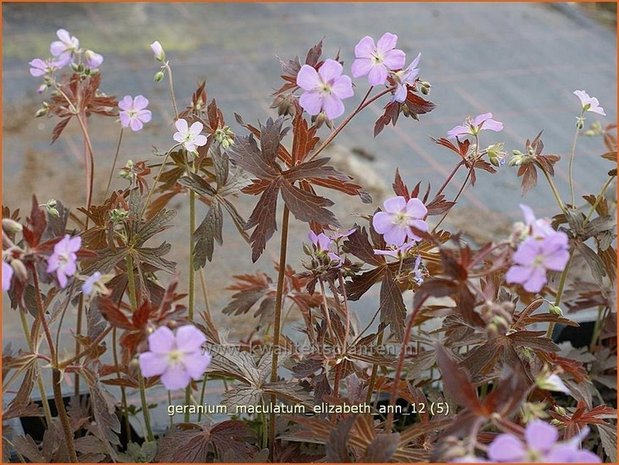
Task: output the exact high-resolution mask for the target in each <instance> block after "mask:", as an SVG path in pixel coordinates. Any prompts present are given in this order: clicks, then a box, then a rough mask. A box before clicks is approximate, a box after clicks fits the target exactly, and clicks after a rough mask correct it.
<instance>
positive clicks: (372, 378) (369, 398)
mask: <svg viewBox="0 0 619 465" xmlns="http://www.w3.org/2000/svg"><path fill="white" fill-rule="evenodd" d="M378 329H379V333H378V339H377V340H376V346H377V347H378V346H381V345H382V343H383V335H384V334H385V332H384V330H383V329H382V328H381V327H379V328H378ZM377 375H378V364H377V363H373V364H372V374H371V375H370V381H369V383H368V393H367V397H366V400H365V402H366V403H367V404H369V403H370V402H372V394H374V384H376V376H377Z"/></svg>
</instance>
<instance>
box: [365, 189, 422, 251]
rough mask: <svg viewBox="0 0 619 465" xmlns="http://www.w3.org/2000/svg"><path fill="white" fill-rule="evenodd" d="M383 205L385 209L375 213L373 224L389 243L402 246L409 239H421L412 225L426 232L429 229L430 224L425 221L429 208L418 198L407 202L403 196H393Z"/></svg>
mask: <svg viewBox="0 0 619 465" xmlns="http://www.w3.org/2000/svg"><path fill="white" fill-rule="evenodd" d="M383 207H384V210H385V211H382V212H378V213H376V214H375V215H374V218H373V219H372V225H373V226H374V229H375V230H376V232H378V233H380V234H382V235H383V237H384V238H385V242H386V243H387V244H388V245H395V246H401V245H402V244H404V242H405V241H406V240H407V239H412V240H414V241H419V240H421V238H420V237H419V236H417V235H416V234H415V233H414V232H413V230H412V229H411V227H413V228H416V229H418V230H419V231H424V232H425V231H427V230H428V224H427V223H426V222H425V221H424V218H425V216H426V215H427V214H428V209H427V208H426V206H425V205H424V204H423V202H422V201H421V200H419V199H418V198H412V199H410V200H409V201H408V202H407V201H406V199H405V198H404V197H402V196H397V197H392V198H390V199H387V200H385V203H384V204H383Z"/></svg>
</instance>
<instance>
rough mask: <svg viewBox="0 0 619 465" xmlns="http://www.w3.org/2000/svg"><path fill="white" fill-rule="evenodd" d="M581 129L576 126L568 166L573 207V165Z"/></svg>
mask: <svg viewBox="0 0 619 465" xmlns="http://www.w3.org/2000/svg"><path fill="white" fill-rule="evenodd" d="M582 115H583V112H581V114H580V117H581V118H582ZM579 132H580V129H579V128H578V126H576V132H574V139H573V141H572V151H571V152H570V162H569V165H568V173H569V179H568V181H569V184H570V199H571V204H572V206H573V205H574V176H573V171H572V169H573V165H574V155H575V154H576V141H577V140H578V134H579Z"/></svg>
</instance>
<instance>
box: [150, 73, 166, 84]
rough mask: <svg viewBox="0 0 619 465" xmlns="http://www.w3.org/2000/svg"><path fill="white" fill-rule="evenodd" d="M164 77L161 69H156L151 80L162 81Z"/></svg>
mask: <svg viewBox="0 0 619 465" xmlns="http://www.w3.org/2000/svg"><path fill="white" fill-rule="evenodd" d="M164 77H165V74H164V73H163V71H157V72H156V73H155V76H154V77H153V80H154V81H155V82H161V81H163V78H164Z"/></svg>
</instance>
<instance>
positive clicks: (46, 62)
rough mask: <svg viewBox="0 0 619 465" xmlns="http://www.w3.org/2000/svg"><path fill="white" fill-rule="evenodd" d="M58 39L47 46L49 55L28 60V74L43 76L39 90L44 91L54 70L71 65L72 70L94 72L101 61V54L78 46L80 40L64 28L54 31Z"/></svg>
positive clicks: (48, 85)
mask: <svg viewBox="0 0 619 465" xmlns="http://www.w3.org/2000/svg"><path fill="white" fill-rule="evenodd" d="M56 36H57V37H58V40H55V41H53V42H52V43H51V44H50V46H49V51H50V54H51V57H49V58H34V59H33V60H32V61H30V63H29V65H30V74H31V75H32V76H34V77H44V78H45V79H44V83H43V85H41V87H39V92H44V91H45V90H46V89H47V88H48V87H50V86H51V85H52V84H53V82H54V78H53V74H54V72H55V71H57V70H59V69H62V68H64V67H65V66H67V65H71V66H72V67H73V69H74V71H78V72H81V73H84V74H91V73H92V72H95V71H96V70H97V69H98V68H99V67H100V66H101V64H102V63H103V56H101V55H100V54H98V53H96V52H94V51H92V50H89V49H82V48H80V41H79V39H78V38H77V37H75V36H72V35H71V34H70V33H69V31H67V30H65V29H58V31H56Z"/></svg>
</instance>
